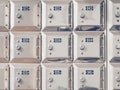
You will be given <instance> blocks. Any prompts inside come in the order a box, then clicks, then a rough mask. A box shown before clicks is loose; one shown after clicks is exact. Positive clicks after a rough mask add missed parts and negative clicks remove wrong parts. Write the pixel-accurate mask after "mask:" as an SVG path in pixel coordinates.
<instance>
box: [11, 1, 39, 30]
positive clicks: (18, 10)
mask: <svg viewBox="0 0 120 90" xmlns="http://www.w3.org/2000/svg"><path fill="white" fill-rule="evenodd" d="M11 19H12V20H11V28H14V27H16V26H31V27H37V28H40V27H41V20H40V19H41V3H40V0H11Z"/></svg>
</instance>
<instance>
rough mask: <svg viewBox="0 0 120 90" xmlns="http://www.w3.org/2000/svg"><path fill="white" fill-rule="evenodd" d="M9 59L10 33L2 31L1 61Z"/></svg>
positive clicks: (0, 41) (0, 43)
mask: <svg viewBox="0 0 120 90" xmlns="http://www.w3.org/2000/svg"><path fill="white" fill-rule="evenodd" d="M8 61H9V34H8V32H2V31H0V62H8Z"/></svg>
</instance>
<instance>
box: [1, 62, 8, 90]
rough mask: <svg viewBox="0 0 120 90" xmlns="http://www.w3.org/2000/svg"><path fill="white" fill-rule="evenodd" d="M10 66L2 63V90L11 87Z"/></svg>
mask: <svg viewBox="0 0 120 90" xmlns="http://www.w3.org/2000/svg"><path fill="white" fill-rule="evenodd" d="M8 76H9V66H8V64H7V63H2V64H0V90H8V88H9V77H8Z"/></svg>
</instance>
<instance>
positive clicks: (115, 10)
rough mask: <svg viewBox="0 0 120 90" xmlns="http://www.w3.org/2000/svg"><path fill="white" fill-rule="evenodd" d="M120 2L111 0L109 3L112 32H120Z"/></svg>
mask: <svg viewBox="0 0 120 90" xmlns="http://www.w3.org/2000/svg"><path fill="white" fill-rule="evenodd" d="M119 8H120V1H119V0H109V1H108V12H109V16H108V20H109V21H108V23H109V26H110V29H111V30H120V27H119V23H120V9H119Z"/></svg>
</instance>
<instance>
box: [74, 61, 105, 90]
mask: <svg viewBox="0 0 120 90" xmlns="http://www.w3.org/2000/svg"><path fill="white" fill-rule="evenodd" d="M73 66H74V90H104V67H103V64H102V63H75V64H73Z"/></svg>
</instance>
